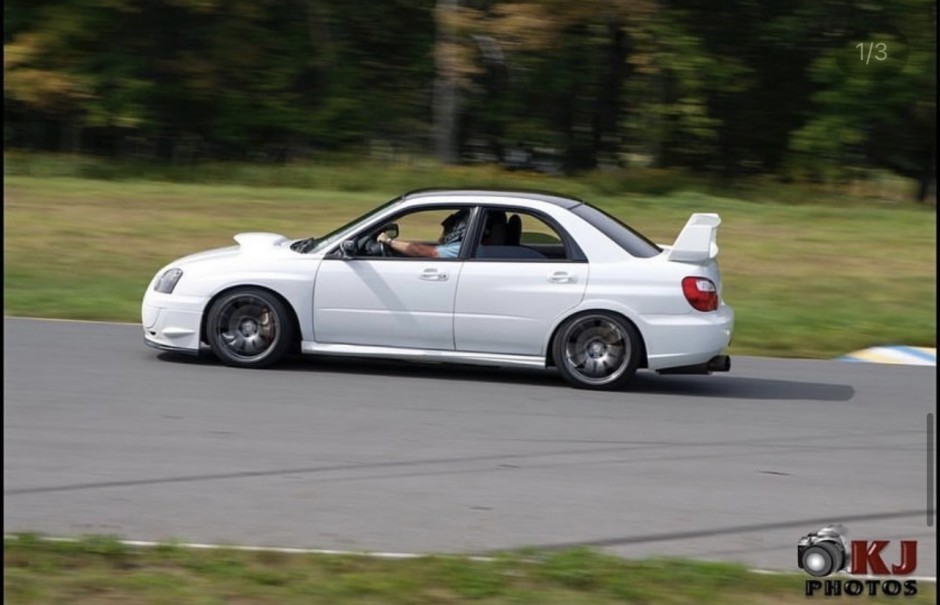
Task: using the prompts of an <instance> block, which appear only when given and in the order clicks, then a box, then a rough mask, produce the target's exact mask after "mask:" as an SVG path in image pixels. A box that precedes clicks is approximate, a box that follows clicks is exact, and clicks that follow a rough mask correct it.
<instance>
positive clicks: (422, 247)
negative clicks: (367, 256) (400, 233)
mask: <svg viewBox="0 0 940 605" xmlns="http://www.w3.org/2000/svg"><path fill="white" fill-rule="evenodd" d="M375 239H376V240H377V241H378V242H379V243H382V244H385V245H387V246H388V247H389V248H390V249H391V250H393V251H395V252H398V253H399V254H404V255H405V256H430V257H432V258H437V257H438V253H437V246H436V245H431V244H419V243H418V242H403V241H400V240H394V239H389V237H388V236H387V235H385V233H379V235H378V237H376V238H375Z"/></svg>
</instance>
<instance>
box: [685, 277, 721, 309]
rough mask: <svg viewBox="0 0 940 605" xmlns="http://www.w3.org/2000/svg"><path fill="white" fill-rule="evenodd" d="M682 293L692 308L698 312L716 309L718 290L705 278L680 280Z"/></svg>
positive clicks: (713, 283)
mask: <svg viewBox="0 0 940 605" xmlns="http://www.w3.org/2000/svg"><path fill="white" fill-rule="evenodd" d="M682 293H683V294H685V299H686V300H687V301H689V304H690V305H692V308H694V309H696V310H698V311H714V310H715V309H717V308H718V288H716V287H715V282H713V281H712V280H710V279H708V278H707V277H684V278H682Z"/></svg>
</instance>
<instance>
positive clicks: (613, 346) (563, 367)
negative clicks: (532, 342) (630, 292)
mask: <svg viewBox="0 0 940 605" xmlns="http://www.w3.org/2000/svg"><path fill="white" fill-rule="evenodd" d="M641 346H642V345H641V344H640V335H639V333H638V332H637V330H636V328H635V327H633V324H631V323H629V322H628V321H626V320H624V319H622V318H620V317H619V316H617V315H614V314H613V313H607V312H604V311H597V312H592V313H586V314H583V315H576V316H575V317H572V318H571V319H568V320H567V321H565V323H563V324H562V325H561V327H560V328H559V329H558V332H557V334H556V335H555V340H554V341H553V342H552V354H553V355H554V358H555V364H556V365H557V366H558V371H559V373H561V375H562V377H563V378H564V379H565V380H567V381H568V382H569V383H570V384H571V385H572V386H574V387H577V388H580V389H596V390H614V389H620V388H623V387H625V386H626V385H627V384H628V383H629V382H630V381H631V380H632V379H633V376H634V374H636V369H637V366H638V365H639V363H640V350H641Z"/></svg>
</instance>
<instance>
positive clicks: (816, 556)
mask: <svg viewBox="0 0 940 605" xmlns="http://www.w3.org/2000/svg"><path fill="white" fill-rule="evenodd" d="M845 534H846V530H845V527H843V526H841V525H827V526H825V527H823V528H822V529H819V530H817V531H814V532H810V533H808V534H806V535H805V536H803V537H802V538H800V541H799V542H797V543H796V557H797V565H799V566H800V569H802V570H803V571H805V572H806V573H808V574H809V575H811V576H815V577H817V578H823V577H825V576H829V575H832V574H834V573H836V572H837V571H842V570H843V569H845V568H846V567H847V566H848V564H849V550H848V548H849V547H848V542H847V541H846V539H845Z"/></svg>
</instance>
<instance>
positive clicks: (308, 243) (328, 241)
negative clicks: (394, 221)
mask: <svg viewBox="0 0 940 605" xmlns="http://www.w3.org/2000/svg"><path fill="white" fill-rule="evenodd" d="M400 200H401V197H396V198H395V199H393V200H389V201H387V202H385V203H384V204H382V205H381V206H379V207H377V208H373V209H372V210H370V211H368V212H366V213H365V214H363V215H362V216H359V217H357V218H354V219H353V220H351V221H349V222H348V223H346V224H345V225H343V226H342V227H339V228H337V229H334V230H333V231H330V232H329V233H327V234H326V235H324V236H323V237H317V238H313V237H311V238H308V239H305V240H300V241H298V242H295V243H294V244H293V245H292V246H291V248H293V249H294V250H296V251H297V252H302V253H308V252H320V251H322V250H325V249H326V248H329V247H330V246H332V245H333V244H335V243H336V242H337V240H338V239H339V237H340V235H342V234H343V233H345V232H346V231H347V230H348V229H350V228H351V227H354V226H355V225H357V224H359V223H363V222H366V221H368V220H369V219H370V218H372V217H373V216H374V215H376V214H378V213H380V212H382V211H383V210H385V209H386V208H388V207H389V206H391V205H392V204H395V203H397V202H399V201H400Z"/></svg>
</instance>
